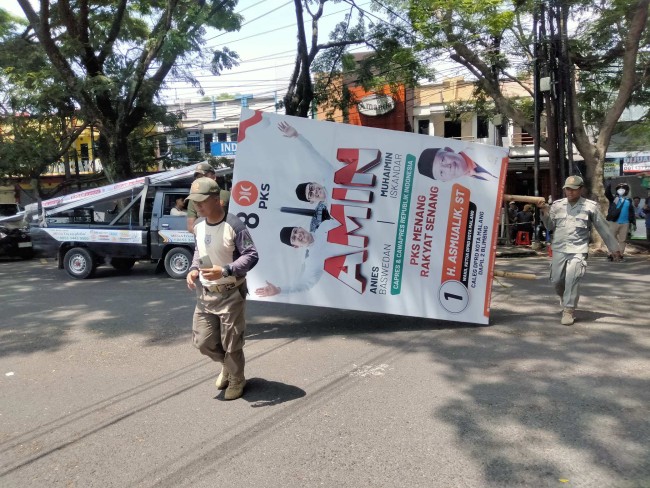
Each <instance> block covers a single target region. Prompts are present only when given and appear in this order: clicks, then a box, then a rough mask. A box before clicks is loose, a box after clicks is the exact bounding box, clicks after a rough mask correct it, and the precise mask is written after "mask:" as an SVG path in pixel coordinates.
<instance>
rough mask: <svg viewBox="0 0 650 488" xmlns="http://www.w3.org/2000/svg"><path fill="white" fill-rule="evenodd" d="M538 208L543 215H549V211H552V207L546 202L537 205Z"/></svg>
mask: <svg viewBox="0 0 650 488" xmlns="http://www.w3.org/2000/svg"><path fill="white" fill-rule="evenodd" d="M537 208H539V211H540V212H541V213H542V214H543V215H548V211H549V209H550V208H551V207H550V205H549V204H548V203H546V202H544V203H542V202H540V203H539V205H537Z"/></svg>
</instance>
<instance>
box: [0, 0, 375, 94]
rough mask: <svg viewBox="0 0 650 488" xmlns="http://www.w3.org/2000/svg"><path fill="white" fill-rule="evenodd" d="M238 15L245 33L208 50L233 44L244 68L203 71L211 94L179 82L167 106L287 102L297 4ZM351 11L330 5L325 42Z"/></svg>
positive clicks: (243, 0) (214, 39)
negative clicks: (229, 97) (267, 99)
mask: <svg viewBox="0 0 650 488" xmlns="http://www.w3.org/2000/svg"><path fill="white" fill-rule="evenodd" d="M2 4H3V8H6V9H7V10H9V11H10V12H12V13H14V14H15V15H20V16H23V13H22V10H21V8H20V6H19V5H18V2H17V1H16V0H3V2H2ZM358 5H359V6H360V7H361V8H364V9H369V8H370V0H365V1H364V0H361V1H360V2H358ZM35 7H36V6H35ZM36 8H37V7H36ZM235 11H236V12H238V13H240V14H241V15H242V16H243V17H244V21H243V23H242V27H241V29H240V30H239V31H238V32H229V33H224V32H217V31H214V32H212V33H208V35H207V36H206V39H207V43H206V49H209V48H218V49H221V48H223V47H224V46H227V47H228V48H229V49H231V50H234V51H235V52H237V54H239V56H240V65H239V66H238V67H236V68H235V69H232V70H226V71H224V72H223V73H222V74H221V75H220V76H213V75H211V74H210V73H209V72H208V71H203V70H200V69H197V70H196V71H195V75H196V76H197V78H198V79H199V81H200V83H201V86H202V88H203V90H204V91H205V95H201V94H200V93H199V92H198V90H197V88H196V87H193V86H191V85H189V84H185V83H174V84H171V86H170V88H169V89H167V90H166V91H165V92H164V95H163V97H164V99H165V100H166V101H167V102H170V103H172V102H174V101H176V100H183V101H185V102H187V101H189V100H194V101H195V100H199V99H201V98H202V97H203V96H218V95H219V94H221V93H230V94H236V93H239V94H254V95H256V94H259V95H262V94H263V95H273V93H274V92H277V95H278V98H282V96H283V95H284V93H285V92H286V89H287V85H288V80H289V77H290V74H291V71H292V69H293V67H294V64H295V53H296V44H297V43H296V32H297V30H296V20H295V18H296V16H295V9H294V2H293V0H240V1H239V3H238V5H237V7H236V8H235ZM348 11H349V4H347V3H346V2H345V1H343V2H339V3H336V4H335V3H328V4H326V5H325V9H324V15H323V17H322V19H321V22H320V24H319V42H326V41H327V40H328V38H329V33H330V32H331V30H332V29H333V27H334V26H335V25H336V23H337V22H340V21H341V20H343V16H344V14H345V13H346V12H348ZM306 18H309V16H306ZM371 18H372V17H371ZM375 20H378V19H377V18H375ZM308 27H309V26H308ZM308 32H309V30H308ZM356 50H357V51H365V50H367V49H366V48H359V49H356Z"/></svg>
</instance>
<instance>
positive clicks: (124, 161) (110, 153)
mask: <svg viewBox="0 0 650 488" xmlns="http://www.w3.org/2000/svg"><path fill="white" fill-rule="evenodd" d="M97 155H98V156H99V158H100V160H101V162H102V167H103V169H104V174H105V175H106V179H107V180H108V181H109V183H115V182H116V181H124V180H130V179H131V178H133V170H132V168H131V158H130V156H129V146H128V137H127V136H126V135H124V134H123V133H121V132H119V131H117V132H114V133H113V132H111V131H108V130H100V132H99V138H98V141H97Z"/></svg>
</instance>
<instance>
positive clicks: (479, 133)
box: [476, 115, 490, 139]
mask: <svg viewBox="0 0 650 488" xmlns="http://www.w3.org/2000/svg"><path fill="white" fill-rule="evenodd" d="M489 136H490V130H489V123H488V118H487V117H485V116H484V115H479V116H478V117H476V138H477V139H485V138H486V137H489Z"/></svg>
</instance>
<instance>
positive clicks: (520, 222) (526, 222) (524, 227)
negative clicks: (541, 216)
mask: <svg viewBox="0 0 650 488" xmlns="http://www.w3.org/2000/svg"><path fill="white" fill-rule="evenodd" d="M532 210H533V206H532V205H531V204H529V203H527V204H526V205H524V209H523V210H521V211H520V212H517V218H516V220H517V232H526V233H527V234H528V240H529V241H532V240H533V231H534V228H533V227H534V225H533V224H534V220H535V216H534V215H533V211H532Z"/></svg>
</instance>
